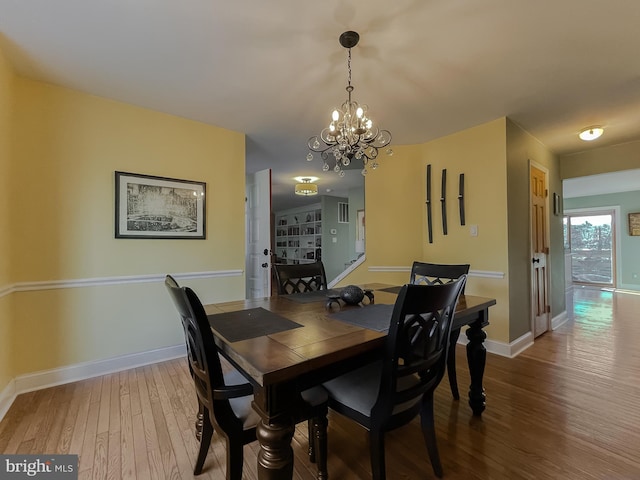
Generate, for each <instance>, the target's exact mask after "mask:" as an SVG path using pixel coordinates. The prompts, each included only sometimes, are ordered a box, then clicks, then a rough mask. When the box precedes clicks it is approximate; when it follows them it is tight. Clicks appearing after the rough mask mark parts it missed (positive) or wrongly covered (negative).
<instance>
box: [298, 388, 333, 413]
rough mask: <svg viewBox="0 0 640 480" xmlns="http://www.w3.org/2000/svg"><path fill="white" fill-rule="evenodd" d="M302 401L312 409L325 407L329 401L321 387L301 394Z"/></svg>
mask: <svg viewBox="0 0 640 480" xmlns="http://www.w3.org/2000/svg"><path fill="white" fill-rule="evenodd" d="M301 395H302V399H303V400H304V401H305V403H306V404H307V405H309V406H310V407H312V408H315V407H321V406H323V405H326V404H327V402H328V401H329V394H328V393H327V391H326V390H325V389H324V388H322V387H313V388H310V389H308V390H305V391H304V392H302V393H301Z"/></svg>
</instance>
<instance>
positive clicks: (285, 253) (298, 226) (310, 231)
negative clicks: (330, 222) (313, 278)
mask: <svg viewBox="0 0 640 480" xmlns="http://www.w3.org/2000/svg"><path fill="white" fill-rule="evenodd" d="M275 254H276V261H277V262H278V263H311V262H315V261H316V260H322V210H321V209H320V208H314V209H310V210H307V211H300V212H295V213H283V214H280V215H276V251H275Z"/></svg>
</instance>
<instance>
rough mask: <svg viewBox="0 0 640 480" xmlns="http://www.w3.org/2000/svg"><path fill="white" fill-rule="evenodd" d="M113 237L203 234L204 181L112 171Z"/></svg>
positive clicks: (196, 236) (199, 236)
mask: <svg viewBox="0 0 640 480" xmlns="http://www.w3.org/2000/svg"><path fill="white" fill-rule="evenodd" d="M115 237H116V238H134V239H196V240H203V239H205V238H206V183H205V182H197V181H193V180H181V179H178V178H168V177H157V176H154V175H144V174H139V173H130V172H119V171H116V172H115Z"/></svg>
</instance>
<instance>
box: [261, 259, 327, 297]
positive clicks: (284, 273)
mask: <svg viewBox="0 0 640 480" xmlns="http://www.w3.org/2000/svg"><path fill="white" fill-rule="evenodd" d="M273 268H274V271H275V276H276V283H277V286H278V294H279V295H291V294H294V293H304V292H312V291H315V290H326V289H327V275H326V274H325V271H324V265H323V264H322V262H320V261H317V262H313V263H298V264H285V263H274V264H273Z"/></svg>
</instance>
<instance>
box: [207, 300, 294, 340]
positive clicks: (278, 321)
mask: <svg viewBox="0 0 640 480" xmlns="http://www.w3.org/2000/svg"><path fill="white" fill-rule="evenodd" d="M207 317H208V318H209V324H210V325H211V327H213V329H214V330H216V331H217V332H218V333H219V334H220V335H222V336H223V337H225V338H226V339H227V340H228V341H230V342H239V341H241V340H247V339H249V338H255V337H261V336H263V335H271V334H272V333H278V332H284V331H286V330H292V329H294V328H298V327H302V325H300V324H299V323H296V322H293V321H291V320H289V319H286V318H284V317H283V316H281V315H278V314H277V313H273V312H270V311H269V310H265V309H264V308H262V307H259V308H251V309H249V310H240V311H237V312H225V313H216V314H213V315H207Z"/></svg>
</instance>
